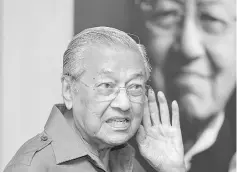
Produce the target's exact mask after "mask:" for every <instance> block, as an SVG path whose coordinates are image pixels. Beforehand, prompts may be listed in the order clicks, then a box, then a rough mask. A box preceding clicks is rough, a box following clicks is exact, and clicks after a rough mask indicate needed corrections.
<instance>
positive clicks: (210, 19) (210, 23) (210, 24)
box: [200, 14, 226, 34]
mask: <svg viewBox="0 0 237 173" xmlns="http://www.w3.org/2000/svg"><path fill="white" fill-rule="evenodd" d="M200 19H201V22H202V27H203V28H204V30H206V31H207V32H208V33H213V34H218V33H221V32H223V31H224V30H225V29H226V22H224V21H223V20H220V19H218V18H216V17H214V16H211V15H209V14H201V16H200Z"/></svg>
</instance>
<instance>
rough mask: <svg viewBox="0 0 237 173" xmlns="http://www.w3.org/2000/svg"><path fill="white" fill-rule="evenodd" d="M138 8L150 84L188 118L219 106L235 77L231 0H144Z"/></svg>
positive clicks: (202, 116)
mask: <svg viewBox="0 0 237 173" xmlns="http://www.w3.org/2000/svg"><path fill="white" fill-rule="evenodd" d="M139 7H140V10H141V12H142V16H143V19H144V21H143V22H144V24H143V25H144V28H145V32H143V33H142V34H140V35H143V38H142V39H143V40H144V42H145V44H146V46H147V48H148V53H149V54H148V56H149V57H150V58H151V61H152V63H151V64H152V65H153V69H152V70H153V71H152V73H153V74H152V81H153V87H155V88H156V90H160V89H161V90H163V91H165V93H166V96H167V97H168V98H169V99H170V100H174V99H176V100H177V101H178V103H179V106H180V109H181V111H182V114H181V115H186V116H187V117H188V118H196V119H199V120H204V119H207V118H208V117H210V116H211V115H214V114H216V113H217V112H219V111H221V110H223V107H224V106H225V104H226V101H227V99H228V97H229V96H230V94H231V92H232V90H233V88H234V87H235V80H236V76H235V74H236V72H235V68H236V65H235V64H236V58H235V47H236V43H235V37H236V33H235V20H236V16H235V0H151V1H146V0H144V1H142V2H141V3H140V6H139Z"/></svg>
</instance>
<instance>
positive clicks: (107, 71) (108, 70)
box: [98, 68, 114, 75]
mask: <svg viewBox="0 0 237 173" xmlns="http://www.w3.org/2000/svg"><path fill="white" fill-rule="evenodd" d="M113 73H114V72H113V71H112V70H111V69H109V68H102V69H101V70H100V71H99V72H98V74H99V75H106V74H113Z"/></svg>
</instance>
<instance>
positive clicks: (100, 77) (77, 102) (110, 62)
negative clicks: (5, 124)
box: [73, 45, 146, 146]
mask: <svg viewBox="0 0 237 173" xmlns="http://www.w3.org/2000/svg"><path fill="white" fill-rule="evenodd" d="M83 55H84V56H85V58H84V59H83V61H84V64H85V68H86V71H85V73H84V74H83V75H82V77H81V78H80V79H79V80H78V82H77V83H76V86H77V89H78V92H77V93H75V95H74V99H73V115H74V120H75V122H76V125H77V127H78V128H79V129H80V130H81V131H83V133H84V134H85V136H86V138H87V140H89V142H91V143H95V144H96V145H98V144H99V146H100V145H101V146H103V145H112V146H114V145H120V144H123V143H125V142H126V141H127V140H129V139H130V138H131V137H132V136H133V135H134V134H135V132H136V131H137V129H138V127H139V125H140V123H141V120H142V115H143V109H144V104H143V103H138V102H133V101H131V100H130V97H129V94H128V93H126V90H125V88H121V89H120V90H117V91H118V93H117V94H115V95H114V94H113V93H114V92H111V91H113V88H119V87H130V90H131V91H132V90H133V91H136V90H139V89H142V88H141V87H144V86H145V82H146V77H145V67H144V63H143V61H142V57H141V55H139V54H138V53H136V52H135V51H133V50H130V49H127V48H124V47H122V46H116V47H109V46H101V45H100V46H99V45H97V46H94V47H91V48H88V49H87V50H86V51H85V52H84V53H83ZM82 82H83V83H82ZM88 86H89V87H88ZM114 96H116V97H114ZM142 97H143V96H142ZM139 98H141V96H140V97H136V98H134V99H133V100H135V101H136V99H138V100H139ZM85 136H84V137H85Z"/></svg>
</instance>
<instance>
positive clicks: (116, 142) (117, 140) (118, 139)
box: [104, 136, 130, 146]
mask: <svg viewBox="0 0 237 173" xmlns="http://www.w3.org/2000/svg"><path fill="white" fill-rule="evenodd" d="M129 139H130V138H129V137H128V136H127V137H124V136H121V137H119V136H117V137H115V136H113V137H112V138H109V139H107V140H105V141H104V142H106V143H107V144H109V145H111V146H118V145H122V144H124V143H126V142H127V141H128V140H129Z"/></svg>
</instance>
